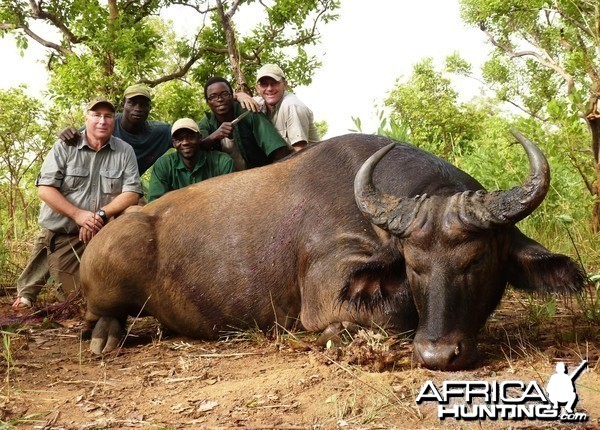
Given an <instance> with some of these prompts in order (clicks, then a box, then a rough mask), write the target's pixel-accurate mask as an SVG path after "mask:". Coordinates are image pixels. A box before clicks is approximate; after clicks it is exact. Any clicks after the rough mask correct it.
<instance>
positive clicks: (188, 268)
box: [81, 132, 584, 370]
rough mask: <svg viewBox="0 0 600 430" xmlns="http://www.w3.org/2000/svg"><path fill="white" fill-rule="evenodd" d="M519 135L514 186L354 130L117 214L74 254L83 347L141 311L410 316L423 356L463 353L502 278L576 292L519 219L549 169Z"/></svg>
mask: <svg viewBox="0 0 600 430" xmlns="http://www.w3.org/2000/svg"><path fill="white" fill-rule="evenodd" d="M515 136H516V137H517V139H518V140H519V142H520V143H521V144H522V146H523V147H524V148H525V151H526V152H527V155H528V157H529V163H530V173H529V177H528V178H527V179H526V180H525V182H524V183H523V184H522V185H520V186H517V187H515V188H513V189H511V190H508V191H494V192H487V191H485V190H484V189H483V187H482V186H481V184H479V183H478V182H477V181H476V180H475V179H473V178H472V177H470V176H469V175H467V174H466V173H464V172H463V171H461V170H459V169H458V168H456V167H454V166H452V165H451V164H449V163H448V162H446V161H444V160H442V159H440V158H438V157H436V156H434V155H432V154H430V153H427V152H425V151H423V150H420V149H418V148H415V147H413V146H410V145H408V144H405V143H398V142H395V141H392V140H390V139H387V138H384V137H380V136H372V135H360V134H351V135H347V136H340V137H336V138H333V139H330V140H328V141H324V142H322V143H320V144H317V145H315V146H314V147H312V148H309V149H307V150H304V151H302V152H300V153H298V154H296V155H294V156H291V157H290V158H288V159H286V160H284V161H282V162H280V163H276V164H273V165H269V166H266V167H263V168H258V169H253V170H248V171H245V172H239V173H234V174H230V175H225V176H220V177H217V178H214V179H211V180H208V181H205V182H202V183H200V184H196V185H192V186H190V187H187V188H184V189H181V190H178V191H174V192H171V193H169V194H167V195H165V196H164V197H161V198H160V199H158V200H156V201H154V202H152V203H151V204H149V205H147V206H145V207H143V209H141V211H139V212H136V213H130V214H125V215H124V216H122V217H120V218H119V219H117V220H115V221H113V222H111V223H109V224H108V225H107V226H106V227H105V228H103V229H102V230H101V231H100V233H99V234H98V235H97V237H95V238H94V240H93V241H92V242H91V243H90V245H89V246H88V248H87V249H86V251H85V253H84V255H83V258H82V261H81V282H82V288H83V291H84V294H85V297H86V299H87V315H86V319H87V320H88V321H90V322H94V321H97V323H96V326H95V328H94V330H93V332H92V341H91V349H92V351H93V352H95V353H102V352H108V351H110V350H112V349H113V348H115V347H116V346H117V344H118V342H119V340H120V336H121V334H122V329H123V325H124V323H125V321H126V318H127V316H128V315H138V314H139V313H140V311H143V312H142V314H146V315H148V314H149V315H153V316H154V317H156V318H157V319H158V320H159V321H160V322H161V323H162V324H163V325H164V326H166V327H167V328H169V329H171V330H173V331H175V332H178V333H181V334H184V335H189V336H193V337H199V338H215V337H217V336H218V335H219V334H220V333H221V332H222V331H223V330H231V328H232V327H235V328H244V327H249V326H250V327H255V326H257V327H260V328H269V327H271V326H272V325H273V324H275V323H278V324H281V325H284V326H289V325H290V324H292V323H293V322H294V321H297V320H299V321H300V323H301V324H302V326H303V328H304V329H306V330H309V331H321V330H325V329H328V328H331V327H336V326H338V325H339V324H340V322H344V323H345V322H350V323H358V324H361V325H371V324H377V325H380V326H387V327H395V328H398V329H402V330H404V329H407V328H413V329H416V333H415V337H414V358H415V360H416V361H417V362H419V363H422V364H423V365H425V366H427V367H430V368H436V369H444V370H456V369H463V368H465V367H468V366H470V365H472V364H473V362H474V360H475V358H476V356H477V354H476V352H477V344H476V335H477V332H478V331H479V329H480V328H481V327H482V326H483V325H484V323H485V321H486V319H487V318H488V316H489V315H490V314H491V313H492V311H493V310H494V309H495V308H496V306H497V305H498V303H499V302H500V299H501V297H502V295H503V293H504V290H505V288H506V286H507V283H510V284H512V285H513V286H515V287H516V288H520V289H524V290H527V291H537V292H560V293H572V292H576V291H579V290H580V289H581V288H582V284H583V281H584V278H583V275H582V272H581V271H580V269H579V268H578V266H577V264H575V262H574V261H572V260H571V259H570V258H568V257H567V256H565V255H559V254H553V253H551V252H549V251H548V250H547V249H545V248H544V247H542V246H541V245H540V244H538V243H537V242H535V241H533V240H532V239H530V238H528V237H526V236H525V235H524V234H522V233H521V232H520V231H519V229H518V228H517V227H516V226H515V223H517V222H518V221H519V220H521V219H523V218H525V217H526V216H527V215H529V214H530V213H531V212H532V211H533V210H534V209H535V208H536V207H537V206H538V205H539V204H540V203H541V202H542V200H543V199H544V197H545V195H546V192H547V190H548V186H549V182H550V174H549V167H548V164H547V161H546V159H545V157H544V155H543V154H542V153H541V151H540V150H539V149H538V148H537V147H536V146H535V145H534V144H533V143H531V142H530V141H528V140H527V139H525V138H524V137H522V136H521V135H520V134H518V133H516V132H515Z"/></svg>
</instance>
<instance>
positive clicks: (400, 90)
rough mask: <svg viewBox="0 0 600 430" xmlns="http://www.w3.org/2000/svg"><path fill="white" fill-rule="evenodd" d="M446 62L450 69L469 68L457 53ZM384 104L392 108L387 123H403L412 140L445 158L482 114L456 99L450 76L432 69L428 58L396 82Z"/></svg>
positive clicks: (469, 134)
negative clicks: (402, 79) (405, 77)
mask: <svg viewBox="0 0 600 430" xmlns="http://www.w3.org/2000/svg"><path fill="white" fill-rule="evenodd" d="M448 63H449V68H450V69H453V70H461V71H466V70H468V68H469V67H468V65H466V63H465V62H464V61H462V60H460V58H459V57H458V56H456V55H454V56H453V57H451V58H450V60H449V62H448ZM385 106H387V107H388V108H389V109H390V110H391V115H390V126H392V124H397V125H400V124H402V127H403V128H405V129H406V131H407V133H408V135H409V137H410V141H411V142H412V143H414V144H415V145H417V146H422V147H424V148H426V149H429V150H431V151H433V152H437V153H440V154H442V155H443V156H445V157H448V156H449V155H450V154H451V153H452V151H454V149H455V148H456V147H461V146H463V145H464V144H466V143H467V142H468V141H470V140H472V138H473V136H474V135H475V134H476V133H477V131H478V128H479V122H480V117H481V115H482V114H483V113H484V111H483V110H482V109H479V108H477V107H474V106H471V105H469V104H463V103H460V102H459V98H458V93H457V92H456V90H454V88H453V87H452V81H451V79H450V78H449V77H448V76H445V75H444V74H443V73H442V72H439V71H437V70H435V68H434V65H433V61H432V59H431V58H426V59H424V60H422V61H421V62H419V63H417V64H416V65H415V66H414V68H413V73H412V75H411V76H410V77H409V78H408V79H407V81H406V82H402V81H400V80H398V81H397V82H396V87H395V88H394V89H393V90H392V91H391V92H390V93H389V96H388V98H387V99H386V100H385ZM391 121H393V123H392V122H391Z"/></svg>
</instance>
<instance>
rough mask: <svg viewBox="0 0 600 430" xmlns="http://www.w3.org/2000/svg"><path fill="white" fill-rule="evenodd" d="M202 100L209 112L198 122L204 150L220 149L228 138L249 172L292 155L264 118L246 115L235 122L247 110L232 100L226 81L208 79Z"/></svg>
mask: <svg viewBox="0 0 600 430" xmlns="http://www.w3.org/2000/svg"><path fill="white" fill-rule="evenodd" d="M204 97H205V99H206V101H207V103H208V106H209V107H210V110H211V112H207V114H206V117H205V118H202V119H201V120H200V122H199V126H200V133H201V134H202V137H203V140H202V147H203V148H204V149H209V148H212V149H219V150H220V149H222V147H221V142H222V140H223V139H231V140H233V141H234V142H235V147H236V149H237V150H238V151H239V154H240V155H241V157H242V158H243V159H244V161H245V165H246V168H248V169H251V168H253V167H260V166H264V165H266V164H270V163H273V162H275V161H277V160H280V159H282V158H284V157H285V156H287V155H288V154H290V153H291V152H292V151H291V150H290V149H289V148H288V145H287V143H286V142H285V140H283V138H282V137H281V135H280V134H279V133H278V132H277V130H276V129H275V127H274V126H273V124H272V123H271V121H269V119H268V118H267V117H266V116H265V115H263V114H261V113H254V112H249V113H248V114H247V115H246V116H245V117H243V118H242V119H241V120H239V122H237V124H236V123H235V120H236V118H238V117H239V116H240V115H241V114H243V113H244V112H246V111H244V110H243V109H242V107H241V105H240V104H239V103H238V102H237V101H235V100H234V97H233V90H232V88H231V85H230V84H229V82H228V81H227V80H226V79H224V78H221V77H218V76H217V77H213V78H210V79H209V80H208V81H207V82H206V84H205V86H204Z"/></svg>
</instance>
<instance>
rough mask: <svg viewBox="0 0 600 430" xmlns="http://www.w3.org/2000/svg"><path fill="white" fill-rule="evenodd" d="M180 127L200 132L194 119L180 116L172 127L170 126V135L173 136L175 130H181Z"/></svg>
mask: <svg viewBox="0 0 600 430" xmlns="http://www.w3.org/2000/svg"><path fill="white" fill-rule="evenodd" d="M182 128H186V129H188V130H192V131H195V132H196V133H200V128H199V127H198V124H197V123H196V121H194V120H193V119H191V118H181V119H178V120H177V121H175V123H174V124H173V127H171V136H173V135H174V134H175V132H176V131H178V130H181V129H182Z"/></svg>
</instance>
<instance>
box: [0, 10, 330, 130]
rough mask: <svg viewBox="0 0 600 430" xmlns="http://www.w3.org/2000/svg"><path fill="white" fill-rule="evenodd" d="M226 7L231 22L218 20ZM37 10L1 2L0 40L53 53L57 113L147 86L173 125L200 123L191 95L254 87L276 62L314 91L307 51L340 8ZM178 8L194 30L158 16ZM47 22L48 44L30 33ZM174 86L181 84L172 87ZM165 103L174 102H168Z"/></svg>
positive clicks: (311, 59)
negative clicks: (220, 86)
mask: <svg viewBox="0 0 600 430" xmlns="http://www.w3.org/2000/svg"><path fill="white" fill-rule="evenodd" d="M219 4H222V6H223V9H224V16H225V18H223V17H222V16H221V15H219V14H218V13H217V6H218V5H219ZM38 6H39V8H40V10H39V12H36V11H33V10H32V9H31V8H32V6H31V3H30V2H28V1H26V0H3V2H2V3H1V4H0V22H1V23H2V24H3V25H1V26H0V35H2V34H5V33H11V34H13V35H14V36H15V37H16V39H17V43H18V45H19V47H21V48H22V49H26V47H27V45H28V43H29V42H30V41H31V40H32V39H30V38H33V37H36V38H37V39H35V40H36V43H37V42H39V43H42V44H43V45H44V46H45V47H46V48H47V51H48V62H47V64H48V70H49V73H50V84H49V93H50V95H51V97H52V99H53V101H54V102H55V103H56V104H57V105H58V106H59V107H61V108H63V109H68V108H72V107H74V106H76V107H80V106H82V104H83V103H84V101H86V100H89V99H90V98H92V97H93V96H96V95H98V94H104V95H106V96H108V97H110V98H111V99H112V100H113V101H114V102H119V101H120V99H121V95H122V92H123V89H124V88H125V87H126V86H128V85H130V84H132V83H136V82H145V83H147V84H149V85H150V86H151V87H158V88H160V87H162V86H168V87H169V88H165V89H162V88H161V89H160V91H159V94H160V95H161V96H164V97H163V98H161V99H160V101H161V102H163V101H165V103H166V105H167V106H166V107H161V108H160V112H159V111H158V109H157V110H156V112H155V113H156V114H158V113H160V114H161V115H164V116H163V117H161V119H163V120H168V119H171V118H179V117H181V116H182V115H186V116H192V117H197V116H198V115H199V113H200V112H201V109H200V108H199V106H198V103H199V100H201V98H199V99H195V100H194V99H192V98H191V96H195V95H196V94H197V93H198V88H199V87H202V86H203V84H204V82H206V80H207V79H208V78H209V77H211V76H215V75H220V76H223V77H225V78H227V79H229V80H230V81H231V82H232V84H233V85H234V86H236V83H237V84H240V85H241V84H242V83H246V82H247V83H250V87H252V86H253V83H254V76H255V73H256V70H257V69H258V67H260V65H261V64H264V63H266V62H269V61H276V62H279V63H280V65H281V66H282V67H283V68H284V69H285V70H286V72H287V74H288V76H289V82H290V85H291V86H292V87H293V86H295V85H298V84H309V83H310V81H311V79H312V73H313V71H314V69H315V68H316V67H318V66H319V65H320V63H319V62H318V61H317V57H316V56H315V55H314V54H309V53H308V52H307V51H306V49H305V48H306V47H309V46H312V45H314V44H316V43H317V42H318V40H319V32H318V28H319V25H321V24H325V23H327V22H330V21H331V20H334V19H336V18H337V15H336V14H335V11H336V9H338V8H339V6H340V5H339V1H337V0H303V1H290V0H275V1H273V2H269V3H268V4H264V3H258V2H254V1H243V2H239V3H235V4H230V3H229V2H223V1H222V0H209V1H203V2H196V1H188V2H179V1H174V0H164V1H157V0H152V1H148V2H143V3H142V4H140V5H137V4H136V5H135V6H134V3H130V2H108V3H106V2H100V1H98V0H94V1H90V2H87V1H81V0H62V1H60V2H56V1H55V2H49V3H44V2H42V3H39V4H38ZM113 6H114V9H111V7H113ZM175 6H176V7H177V8H178V9H179V10H180V11H181V14H180V15H179V18H178V19H184V18H185V19H189V18H192V17H193V19H194V21H193V22H195V23H197V27H196V28H193V27H192V26H187V25H186V26H183V25H182V23H179V22H165V21H164V20H162V19H161V18H159V17H160V15H161V12H163V11H166V10H171V9H173V7H175ZM239 16H241V17H243V18H244V19H245V20H246V21H248V17H252V20H254V21H255V25H254V26H253V27H250V28H248V29H244V30H243V31H242V30H240V28H242V26H241V25H238V23H237V22H236V21H237V20H238V19H240V20H241V18H238V17H239ZM40 21H43V23H45V24H46V25H47V27H48V33H49V35H47V37H45V38H44V37H43V36H46V33H44V35H41V34H35V33H34V32H33V31H34V30H32V29H34V28H36V27H33V26H32V25H31V24H32V23H33V22H40ZM246 21H244V22H246ZM229 24H231V27H229ZM228 28H232V29H233V34H230V36H231V37H232V38H233V43H234V45H235V46H233V48H232V46H229V45H228V43H227V37H226V36H227V34H226V30H227V29H228ZM24 29H27V33H24V32H23V30H24ZM174 29H177V30H179V33H176V32H175V31H174ZM32 32H33V33H32ZM231 49H234V50H235V51H234V52H232V51H231ZM235 63H239V68H240V70H241V72H242V73H243V76H244V77H243V79H242V78H240V77H239V76H238V75H236V74H234V72H233V70H235V68H234V65H235ZM182 79H185V82H186V83H187V84H189V85H190V87H189V88H187V87H185V85H184V84H183V82H182V81H180V80H182ZM240 79H241V81H243V82H241V81H240ZM172 81H179V82H178V83H174V84H172V85H167V83H170V82H172ZM168 95H171V96H172V97H173V99H172V100H169V101H166V99H167V98H168ZM181 103H183V104H181ZM156 107H158V106H156Z"/></svg>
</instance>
